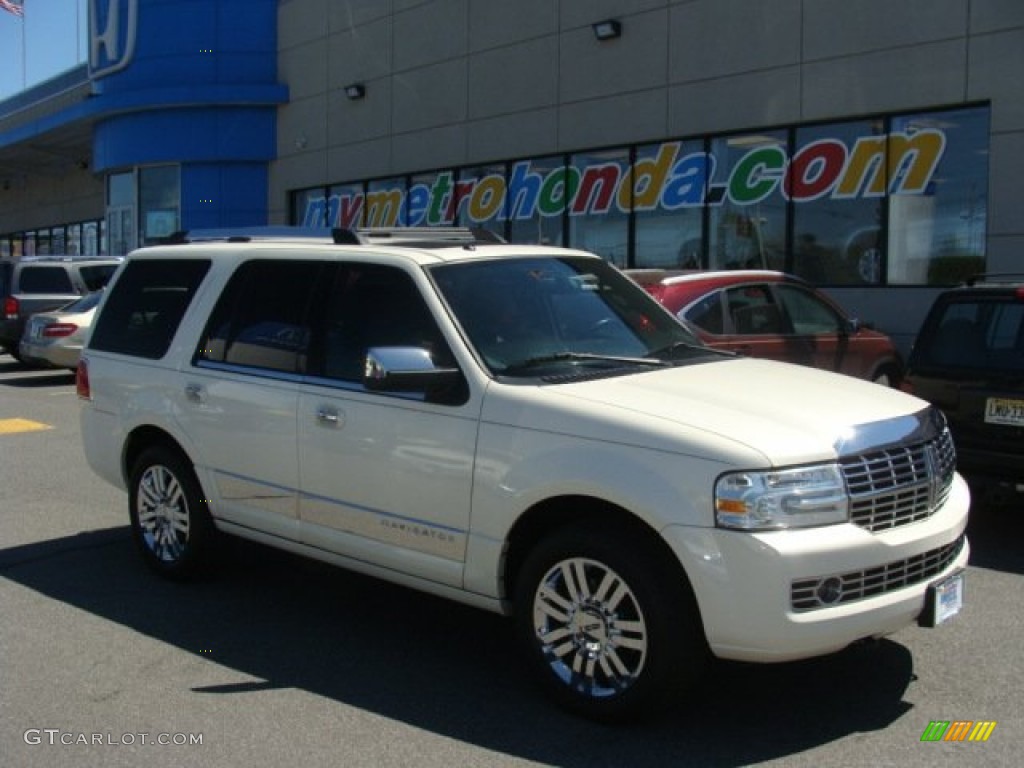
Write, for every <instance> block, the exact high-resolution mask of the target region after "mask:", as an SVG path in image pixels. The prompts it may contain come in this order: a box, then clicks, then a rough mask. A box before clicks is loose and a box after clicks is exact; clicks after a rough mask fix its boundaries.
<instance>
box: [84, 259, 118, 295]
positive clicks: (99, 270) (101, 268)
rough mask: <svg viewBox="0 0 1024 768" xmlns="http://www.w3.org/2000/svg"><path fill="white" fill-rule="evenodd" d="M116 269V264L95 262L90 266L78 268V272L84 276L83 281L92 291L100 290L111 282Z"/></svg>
mask: <svg viewBox="0 0 1024 768" xmlns="http://www.w3.org/2000/svg"><path fill="white" fill-rule="evenodd" d="M116 270H117V265H116V264H93V265H91V266H88V267H82V268H81V269H79V270H78V274H80V275H81V276H82V282H83V283H85V287H86V288H87V289H88V290H89V291H90V292H91V291H98V290H99V289H100V288H102V287H103V286H105V285H106V284H107V283H108V282H110V278H111V276H113V274H114V272H115V271H116Z"/></svg>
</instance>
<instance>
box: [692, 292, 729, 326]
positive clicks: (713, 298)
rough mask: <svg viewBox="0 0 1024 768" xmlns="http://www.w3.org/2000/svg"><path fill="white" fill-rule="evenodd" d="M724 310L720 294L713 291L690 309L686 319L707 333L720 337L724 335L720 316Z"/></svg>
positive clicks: (723, 323) (723, 324) (722, 320)
mask: <svg viewBox="0 0 1024 768" xmlns="http://www.w3.org/2000/svg"><path fill="white" fill-rule="evenodd" d="M724 309H725V308H724V307H723V306H722V293H721V291H715V292H714V293H712V294H711V295H710V296H705V297H704V298H703V299H701V300H700V301H698V302H697V303H696V304H694V305H693V306H692V307H690V309H689V310H688V311H687V312H686V319H687V320H689V321H690V322H691V323H693V324H694V325H696V326H698V327H699V328H702V329H703V330H705V331H707V332H708V333H714V334H716V335H721V334H723V333H725V321H724V319H723V316H722V315H723V311H724Z"/></svg>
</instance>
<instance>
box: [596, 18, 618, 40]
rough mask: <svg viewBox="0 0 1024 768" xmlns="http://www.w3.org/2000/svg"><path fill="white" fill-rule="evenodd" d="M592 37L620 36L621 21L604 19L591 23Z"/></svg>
mask: <svg viewBox="0 0 1024 768" xmlns="http://www.w3.org/2000/svg"><path fill="white" fill-rule="evenodd" d="M591 26H592V28H593V30H594V37H596V38H597V39H598V40H613V39H615V38H616V37H622V22H621V21H619V20H618V19H605V20H604V21H599V22H597V23H596V24H592V25H591Z"/></svg>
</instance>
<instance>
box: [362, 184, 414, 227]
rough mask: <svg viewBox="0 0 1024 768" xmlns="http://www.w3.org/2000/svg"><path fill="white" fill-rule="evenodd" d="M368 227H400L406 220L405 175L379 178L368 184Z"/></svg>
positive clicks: (365, 218)
mask: <svg viewBox="0 0 1024 768" xmlns="http://www.w3.org/2000/svg"><path fill="white" fill-rule="evenodd" d="M364 205H365V207H366V211H365V213H364V217H363V222H364V224H365V226H367V227H400V226H402V225H404V224H405V221H406V206H405V177H404V176H403V177H401V178H394V179H378V180H376V181H371V182H370V183H369V184H367V185H366V202H365V203H364Z"/></svg>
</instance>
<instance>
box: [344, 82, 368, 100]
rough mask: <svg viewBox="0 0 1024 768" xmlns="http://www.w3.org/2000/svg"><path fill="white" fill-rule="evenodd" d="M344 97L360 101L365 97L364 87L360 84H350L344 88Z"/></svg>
mask: <svg viewBox="0 0 1024 768" xmlns="http://www.w3.org/2000/svg"><path fill="white" fill-rule="evenodd" d="M345 95H346V96H348V98H349V99H351V100H352V101H356V100H357V99H361V98H363V97H364V96H365V95H366V86H365V85H363V84H362V83H352V84H351V85H346V86H345Z"/></svg>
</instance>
